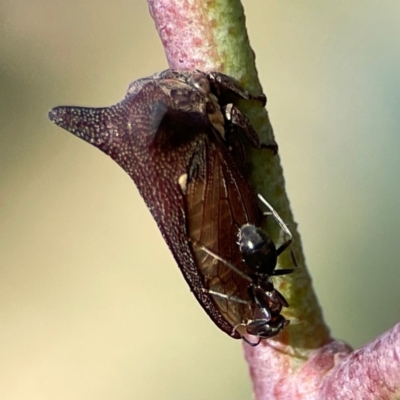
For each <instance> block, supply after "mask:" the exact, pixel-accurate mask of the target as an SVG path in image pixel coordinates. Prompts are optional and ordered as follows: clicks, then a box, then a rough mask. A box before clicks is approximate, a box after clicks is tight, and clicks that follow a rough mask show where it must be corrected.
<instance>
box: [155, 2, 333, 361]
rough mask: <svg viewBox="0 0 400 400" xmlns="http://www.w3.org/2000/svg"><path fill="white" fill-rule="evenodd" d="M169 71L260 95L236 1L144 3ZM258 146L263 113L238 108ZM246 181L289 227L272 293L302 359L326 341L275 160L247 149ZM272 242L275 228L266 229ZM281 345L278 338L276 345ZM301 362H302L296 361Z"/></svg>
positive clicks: (265, 128) (266, 133)
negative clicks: (288, 245)
mask: <svg viewBox="0 0 400 400" xmlns="http://www.w3.org/2000/svg"><path fill="white" fill-rule="evenodd" d="M148 3H149V8H150V12H151V14H152V16H153V18H154V21H155V24H156V28H157V30H158V32H159V34H160V38H161V40H162V42H163V45H164V49H165V52H166V55H167V58H168V63H169V65H170V68H174V69H186V70H194V69H199V70H203V71H221V72H223V73H225V74H227V75H230V76H233V77H235V78H236V79H237V80H238V81H239V82H240V83H241V84H242V85H243V87H245V88H246V89H247V90H249V91H250V92H252V93H254V94H258V93H261V92H262V88H261V84H260V82H259V80H258V75H257V70H256V67H255V56H254V52H253V50H252V49H251V47H250V43H249V39H248V36H247V31H246V25H245V16H244V11H243V7H242V5H241V3H240V1H238V0H210V1H204V0H195V1H191V2H190V3H189V1H188V0H148ZM239 106H240V108H241V109H242V111H243V112H245V113H246V114H247V115H248V116H249V118H250V119H251V121H252V123H253V125H254V127H255V128H256V130H257V131H258V133H259V135H260V137H261V139H262V140H263V141H266V142H268V141H271V140H272V138H273V130H272V126H271V123H270V121H269V117H268V113H267V111H266V109H261V107H260V106H259V105H257V104H256V103H255V102H254V103H252V104H240V105H239ZM248 156H249V161H250V164H251V180H252V182H253V184H254V186H255V187H256V190H257V192H258V193H261V194H262V195H263V196H264V197H265V198H266V199H267V200H268V202H269V203H271V204H272V205H273V207H274V208H275V209H276V210H277V211H278V213H279V214H280V215H281V217H282V219H283V220H284V221H285V222H286V223H287V224H288V226H289V228H290V230H291V232H292V233H293V237H294V244H293V246H292V249H293V253H294V255H295V258H296V260H297V264H298V268H297V270H296V271H295V272H294V273H293V274H292V275H291V276H285V277H284V278H282V279H276V281H274V282H275V283H276V286H277V288H278V289H279V290H280V291H282V293H283V294H284V296H285V297H286V298H287V299H288V302H289V304H290V308H289V309H288V310H287V312H285V315H286V316H287V317H288V319H294V320H297V322H298V323H297V324H292V325H290V326H289V327H288V328H287V331H288V332H289V333H288V334H287V336H286V339H285V340H284V341H285V342H286V343H287V344H289V345H290V346H291V347H294V348H296V350H297V352H298V354H299V353H300V355H302V356H305V357H307V354H308V353H309V351H310V350H311V349H315V348H318V347H320V346H321V345H323V344H324V343H326V342H327V341H329V330H328V328H327V327H326V325H325V323H324V321H323V317H322V312H321V309H320V307H319V305H318V301H317V299H316V296H315V293H314V291H313V289H312V286H311V278H310V276H309V274H308V271H307V269H306V266H305V260H304V255H303V252H302V249H301V240H300V236H299V234H298V232H297V225H296V223H295V222H294V218H293V214H292V212H291V210H290V205H289V200H288V197H287V194H286V191H285V182H284V178H283V170H282V167H281V164H280V158H279V156H273V155H272V154H271V152H269V151H267V150H257V149H248ZM271 230H272V233H271V234H272V237H273V238H274V239H275V240H276V239H277V232H278V229H277V227H272V226H271V227H268V231H269V232H271ZM285 253H288V254H284V255H282V256H281V257H280V260H279V265H278V268H292V267H293V261H292V258H291V257H290V252H285ZM279 340H280V339H279V338H278V341H279ZM260 351H262V349H261V346H260ZM301 358H302V357H301Z"/></svg>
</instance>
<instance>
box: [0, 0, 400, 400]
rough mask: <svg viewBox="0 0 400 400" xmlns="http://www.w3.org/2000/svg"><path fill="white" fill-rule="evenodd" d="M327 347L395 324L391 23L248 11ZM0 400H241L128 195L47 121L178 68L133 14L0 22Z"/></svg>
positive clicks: (77, 4) (287, 7) (397, 33)
mask: <svg viewBox="0 0 400 400" xmlns="http://www.w3.org/2000/svg"><path fill="white" fill-rule="evenodd" d="M244 6H245V10H246V15H247V24H248V29H249V35H250V38H251V42H252V46H253V48H254V50H255V52H256V54H257V67H258V70H259V73H260V78H261V81H262V83H263V86H264V90H265V92H266V93H267V96H268V109H269V111H270V115H271V118H272V122H273V125H274V128H275V133H276V138H277V141H278V142H279V145H280V156H281V158H282V163H283V166H284V169H285V174H286V180H287V190H288V192H289V196H290V199H291V202H292V206H293V210H294V213H295V216H296V219H297V221H298V222H299V227H300V232H301V234H302V239H303V244H304V248H305V252H306V257H307V261H308V265H309V268H310V270H311V273H312V276H313V279H314V283H315V288H316V291H317V293H318V296H319V299H320V302H321V304H322V305H323V308H324V313H325V317H326V320H327V322H328V323H329V324H330V326H331V328H332V332H333V335H334V336H335V337H338V338H343V339H345V340H347V341H348V342H350V343H351V344H352V345H354V346H359V345H361V344H363V343H365V342H367V341H369V340H371V339H372V338H373V337H375V336H376V335H378V334H380V333H382V332H383V331H385V330H386V329H388V328H389V327H391V326H392V325H394V324H395V323H396V322H397V321H398V319H399V304H400V296H399V280H400V279H399V278H400V272H399V271H400V269H399V260H400V246H399V226H400V213H399V206H400V198H399V197H400V196H399V194H400V193H399V171H400V157H399V151H400V146H399V145H400V135H399V128H400V116H399V115H400V113H399V103H400V102H399V100H400V85H399V81H400V65H399V64H400V43H399V38H400V24H399V21H400V3H399V2H398V0H392V1H388V0H382V1H380V2H365V1H362V0H358V1H356V0H354V1H352V2H348V1H347V0H338V1H335V2H323V3H321V2H319V1H315V0H314V1H312V0H307V1H302V2H297V1H291V2H289V1H279V0H275V1H272V0H270V1H255V0H253V1H251V0H247V1H245V2H244ZM0 12H1V15H0V18H1V20H0V29H1V32H0V33H1V39H0V60H1V63H0V89H1V90H0V179H1V181H0V183H1V185H0V204H1V207H0V223H1V225H0V226H1V229H0V399H2V400H34V399H35V400H36V399H40V400H47V399H52V400H53V399H57V400H64V399H74V400H78V399H79V400H81V399H82V400H88V399H91V400H92V399H96V400H111V399H118V400H122V399H142V400H145V399H174V400H180V399H182V400H187V399H190V400H196V399H199V400H200V399H201V400H203V399H212V400H213V399H219V400H227V399H229V400H235V399H238V400H239V399H250V398H251V393H250V382H249V379H248V376H247V367H246V364H245V363H244V361H243V359H242V349H241V343H240V342H239V341H234V340H230V339H229V338H228V337H227V336H226V335H224V334H223V333H221V332H220V331H219V330H218V329H217V328H216V327H215V326H214V325H213V323H212V322H211V321H210V320H209V318H208V317H207V315H206V314H205V313H204V311H203V310H202V309H201V308H200V307H199V305H198V304H197V302H196V301H195V299H194V297H193V296H192V295H191V293H190V292H189V289H188V287H187V286H186V284H185V282H184V281H183V278H182V277H181V274H180V271H179V269H178V268H177V266H176V264H175V262H174V261H173V259H172V256H171V255H170V254H169V251H168V249H167V247H166V245H165V244H164V242H163V240H162V238H161V235H160V233H159V232H158V230H157V228H156V226H155V223H154V222H153V220H152V218H151V217H150V213H149V212H148V211H147V209H146V207H145V205H144V203H143V201H142V200H141V198H140V197H139V195H138V192H137V190H136V188H135V186H134V185H133V183H132V182H131V181H130V179H129V177H128V176H127V175H126V174H125V173H124V172H123V171H122V170H121V169H120V168H119V167H118V166H117V165H116V164H115V163H114V162H113V161H111V159H109V158H107V157H106V156H105V155H103V154H102V153H101V152H100V151H98V150H96V149H95V148H93V147H91V146H89V145H88V144H86V143H84V142H83V141H80V140H78V139H77V138H75V137H73V135H71V134H69V133H67V132H65V131H63V130H61V129H59V128H57V127H56V126H54V125H52V124H51V123H50V122H49V121H48V120H47V111H48V110H49V109H50V108H51V107H52V106H56V105H61V104H74V105H86V106H103V105H109V104H112V103H115V102H117V101H118V100H120V99H121V98H122V97H123V96H124V95H125V91H126V88H127V86H128V84H129V83H130V82H131V81H132V80H135V79H137V78H139V77H143V76H147V75H149V74H151V73H153V72H155V71H159V70H162V69H165V68H166V67H167V64H166V61H165V57H164V53H163V49H162V47H161V44H160V41H159V39H158V36H157V34H156V31H155V29H154V24H153V22H152V20H151V18H150V16H149V14H148V10H147V4H146V2H145V1H144V0H142V1H138V0H136V1H122V0H115V1H108V2H107V1H104V0H70V1H59V0H56V1H54V0H52V1H51V0H30V1H29V2H28V1H22V0H2V1H1V3H0Z"/></svg>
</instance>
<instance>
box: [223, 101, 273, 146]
mask: <svg viewBox="0 0 400 400" xmlns="http://www.w3.org/2000/svg"><path fill="white" fill-rule="evenodd" d="M222 111H223V112H224V114H225V117H226V119H227V120H228V121H229V122H231V124H232V125H234V126H236V127H238V128H239V129H240V131H241V132H242V133H243V134H244V135H245V136H246V138H247V140H248V141H249V142H250V144H251V145H252V146H253V147H255V148H257V149H269V150H272V151H273V152H274V154H276V153H277V152H278V145H277V144H276V142H275V141H273V142H271V143H261V142H260V138H259V136H258V133H257V132H256V130H255V129H254V128H253V125H252V124H251V122H250V120H249V119H248V118H247V117H246V115H244V114H243V113H242V112H241V111H240V110H239V109H238V108H237V107H235V106H234V105H233V104H227V105H226V106H224V107H222Z"/></svg>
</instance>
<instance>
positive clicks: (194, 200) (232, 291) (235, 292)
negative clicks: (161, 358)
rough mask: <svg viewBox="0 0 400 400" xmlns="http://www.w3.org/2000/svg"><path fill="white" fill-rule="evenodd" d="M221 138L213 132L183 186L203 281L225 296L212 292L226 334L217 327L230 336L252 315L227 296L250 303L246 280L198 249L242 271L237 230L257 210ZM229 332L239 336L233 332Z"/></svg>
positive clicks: (253, 219)
mask: <svg viewBox="0 0 400 400" xmlns="http://www.w3.org/2000/svg"><path fill="white" fill-rule="evenodd" d="M211 137H212V136H211ZM221 140H222V139H221V138H220V137H219V136H218V135H217V134H214V140H210V143H209V144H208V145H207V146H205V147H204V148H202V149H201V151H202V152H197V153H196V154H197V156H196V157H195V158H194V159H193V160H192V163H191V168H190V174H189V176H188V179H187V184H186V210H187V211H186V214H187V218H188V227H189V236H190V238H191V240H192V242H193V248H194V250H195V257H196V264H197V266H198V268H199V270H200V272H201V274H202V275H203V276H204V285H205V287H206V288H207V289H208V290H210V291H212V292H216V293H220V294H222V295H223V296H225V298H223V297H222V296H221V297H220V296H216V297H215V298H214V300H215V301H216V303H217V305H218V308H219V309H220V311H221V313H222V314H223V316H224V318H225V319H226V320H227V321H229V323H230V324H231V332H227V331H226V330H225V329H223V328H222V327H221V326H220V328H221V329H223V330H225V331H226V332H227V333H230V334H232V329H233V328H234V327H235V326H237V325H238V324H241V323H242V322H243V320H246V319H251V317H252V316H251V310H250V307H249V305H248V304H243V302H238V301H232V300H230V299H229V297H231V298H236V299H241V300H244V301H248V302H249V301H250V299H249V295H248V290H247V288H248V285H249V282H248V280H245V279H244V278H243V277H241V276H239V275H238V274H237V273H236V272H234V271H233V270H232V269H231V268H229V267H228V266H227V265H226V263H223V262H221V261H220V260H218V259H217V258H216V257H213V255H211V254H210V253H207V252H205V251H204V249H203V247H205V248H207V249H208V250H209V251H211V252H212V253H214V254H216V255H218V257H220V258H221V259H223V260H226V261H228V262H229V263H231V264H233V265H234V266H235V267H236V268H238V269H242V270H243V269H245V270H246V269H247V267H246V266H245V265H244V263H243V259H242V258H243V257H242V254H241V253H240V250H239V246H238V245H237V243H236V242H237V234H238V231H239V229H240V227H241V226H242V225H244V224H246V223H249V222H251V223H255V224H257V223H259V221H260V213H259V209H258V207H257V203H256V197H255V195H254V193H253V191H252V188H251V187H250V186H249V184H248V182H247V180H246V179H245V177H244V175H243V174H242V171H241V170H240V168H239V167H238V165H237V164H236V163H235V160H234V155H233V154H231V153H230V152H229V150H228V147H227V146H226V145H225V144H224V143H222V142H221ZM232 335H233V336H234V337H236V338H240V337H241V335H240V334H239V332H237V331H236V330H235V331H234V333H233V334H232Z"/></svg>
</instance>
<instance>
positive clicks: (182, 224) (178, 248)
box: [49, 70, 265, 338]
mask: <svg viewBox="0 0 400 400" xmlns="http://www.w3.org/2000/svg"><path fill="white" fill-rule="evenodd" d="M235 98H242V99H245V100H246V99H255V100H257V101H260V102H263V101H264V100H265V97H262V96H251V95H250V94H249V93H247V92H246V91H244V90H243V89H242V88H240V86H239V85H238V84H237V82H236V81H234V80H233V79H232V78H229V77H227V76H226V75H223V74H220V73H207V74H206V73H202V72H201V71H176V70H166V71H163V72H161V73H157V74H154V75H152V76H150V77H147V78H143V79H139V80H137V81H135V82H133V83H132V84H131V85H130V86H129V88H128V92H127V94H126V96H125V98H124V99H123V100H122V101H121V102H120V103H118V104H116V105H113V106H110V107H106V108H82V107H68V106H67V107H56V108H54V109H53V110H51V111H50V113H49V118H50V119H51V120H52V121H53V122H54V123H56V124H57V125H59V126H60V127H62V128H64V129H66V130H67V131H70V132H71V133H73V134H74V135H76V136H78V137H80V138H81V139H84V140H85V141H87V142H88V143H91V144H92V145H94V146H96V147H98V148H99V149H101V150H102V151H103V152H105V153H106V154H107V155H109V156H111V157H112V158H113V159H114V160H115V161H116V162H117V163H118V164H119V165H120V166H121V167H122V168H123V169H124V170H125V171H126V172H127V173H128V174H129V175H130V176H131V178H132V179H133V181H134V182H135V184H136V186H137V187H138V190H139V192H140V194H141V196H142V197H143V199H144V201H145V202H146V204H147V206H148V208H149V209H150V211H151V213H152V215H153V217H154V219H155V221H156V223H157V225H158V227H159V229H160V231H161V233H162V235H163V237H164V239H165V241H166V243H167V244H168V246H169V248H170V249H171V252H172V253H173V255H174V258H175V260H176V262H177V263H178V265H179V267H180V269H181V271H182V273H183V276H184V278H185V279H186V281H187V283H188V284H189V286H190V288H191V290H192V291H193V293H194V295H195V296H196V298H197V300H198V301H199V303H200V304H201V306H202V307H203V308H204V309H205V311H206V312H207V313H208V315H209V316H210V317H211V318H212V320H213V321H214V322H215V323H216V324H217V326H218V327H219V328H220V329H222V330H223V331H224V332H226V333H227V334H229V335H232V336H233V337H235V338H240V337H241V335H240V334H239V333H238V332H237V331H236V330H234V327H235V326H236V325H237V323H241V322H242V320H243V319H242V316H244V317H245V318H248V319H249V318H251V307H249V302H250V300H251V299H250V294H249V290H248V286H249V281H248V280H246V279H245V278H243V277H241V276H238V275H237V274H236V273H235V272H234V271H233V270H232V269H231V268H229V267H227V266H226V265H225V264H224V263H223V262H221V261H219V260H218V259H215V258H213V257H210V255H209V254H208V253H207V252H204V247H205V248H207V249H210V251H212V252H213V253H215V254H218V255H219V256H220V257H221V259H226V260H228V261H229V262H230V263H231V264H233V265H238V266H240V265H241V266H240V268H246V266H245V265H244V261H243V259H242V258H243V257H242V253H241V252H240V249H239V247H238V246H237V244H236V240H237V232H238V231H239V229H240V227H241V226H243V225H245V224H253V225H255V226H259V225H260V223H261V218H262V215H261V212H260V209H259V208H258V204H257V197H256V195H255V193H254V191H253V189H252V187H251V186H250V184H249V183H248V181H247V179H246V177H245V171H244V167H243V165H242V164H241V163H239V162H238V160H237V159H238V156H240V157H241V159H242V158H243V157H242V155H241V154H240V155H239V150H238V147H237V146H232V143H233V136H231V137H227V135H226V133H227V132H228V131H229V132H230V134H231V135H235V132H237V133H240V134H242V135H244V136H245V137H247V138H248V140H249V141H250V143H251V144H253V145H254V146H256V147H261V146H260V141H259V139H258V136H257V133H256V132H255V131H254V128H253V127H252V126H251V123H250V121H249V120H248V119H247V117H246V116H244V115H243V114H242V113H240V111H239V110H238V109H236V107H235V106H234V105H233V104H231V103H230V101H231V99H235ZM235 139H236V138H235ZM211 291H218V292H219V293H222V294H224V296H225V298H224V297H220V298H217V297H216V296H214V295H212V294H211V293H210V292H211ZM230 297H235V298H237V299H243V301H242V303H240V302H234V304H233V303H232V302H231V301H230V300H229V299H228V298H230Z"/></svg>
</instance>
